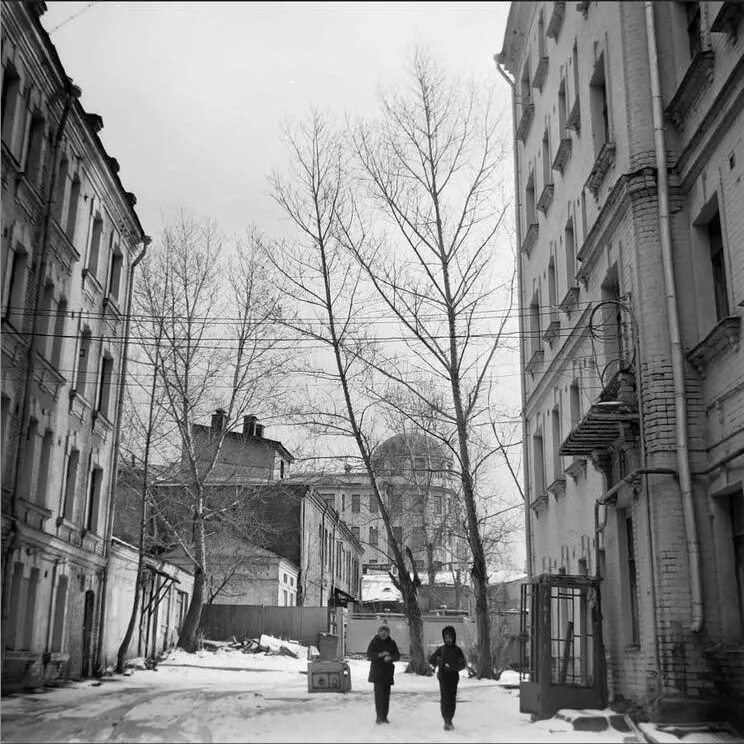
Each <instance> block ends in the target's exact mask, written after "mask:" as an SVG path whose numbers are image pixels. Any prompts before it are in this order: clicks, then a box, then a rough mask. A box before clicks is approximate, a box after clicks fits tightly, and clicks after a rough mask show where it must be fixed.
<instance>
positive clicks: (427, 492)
mask: <svg viewBox="0 0 744 744" xmlns="http://www.w3.org/2000/svg"><path fill="white" fill-rule="evenodd" d="M373 466H374V468H375V473H376V475H377V480H378V483H379V485H380V488H381V492H382V494H383V498H384V500H385V506H386V508H387V510H388V513H389V515H390V519H391V524H392V527H393V532H394V534H395V535H396V537H397V539H398V541H399V542H400V544H401V546H407V547H410V548H411V552H412V553H413V556H414V560H415V561H416V567H417V569H418V570H419V571H422V572H425V571H428V569H429V567H430V562H431V567H432V568H433V571H434V574H437V573H441V572H449V573H450V581H451V583H453V584H454V583H455V582H456V581H459V582H460V583H462V584H465V585H467V584H468V582H469V575H470V574H469V563H468V557H467V556H468V546H467V542H466V540H465V537H464V535H463V534H462V529H461V525H462V518H461V517H460V516H458V515H459V508H460V506H459V501H458V499H457V490H456V485H455V475H454V473H453V472H452V459H451V457H448V456H447V454H446V452H445V451H444V449H443V448H442V447H441V446H440V445H438V444H437V443H436V442H435V441H434V440H432V439H431V438H429V437H424V436H422V435H420V434H414V433H411V434H407V435H401V434H398V435H395V436H392V437H390V438H389V439H386V440H385V441H383V442H382V443H381V444H380V446H379V447H377V448H376V450H375V452H374V454H373ZM294 480H296V481H301V482H304V483H309V484H312V485H313V486H314V487H315V489H316V490H317V491H318V493H319V494H320V496H321V498H323V499H324V501H325V502H326V503H327V504H328V505H329V506H331V507H332V508H333V509H335V510H336V511H337V512H338V513H339V514H340V516H341V518H342V519H343V520H344V521H345V522H346V523H347V524H348V525H349V527H351V530H352V532H353V533H354V535H355V536H356V537H357V539H358V540H359V541H360V542H361V544H362V546H363V547H364V556H363V568H364V571H365V573H366V572H367V571H376V570H378V571H379V570H387V569H389V568H392V567H393V566H394V558H393V553H392V550H390V547H389V545H388V536H387V533H386V530H385V524H384V522H383V520H382V517H381V515H380V511H379V508H378V504H377V499H376V497H375V495H374V491H373V490H372V487H371V484H370V481H369V476H368V475H367V472H366V470H365V471H361V470H352V469H350V468H349V469H347V470H345V471H344V472H335V473H323V474H309V473H306V474H298V475H297V476H296V477H295V478H294ZM423 580H424V581H426V578H424V579H423Z"/></svg>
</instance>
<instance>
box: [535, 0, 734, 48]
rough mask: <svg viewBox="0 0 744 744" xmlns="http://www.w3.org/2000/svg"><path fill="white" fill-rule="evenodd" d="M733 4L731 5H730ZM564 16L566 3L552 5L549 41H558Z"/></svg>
mask: <svg viewBox="0 0 744 744" xmlns="http://www.w3.org/2000/svg"><path fill="white" fill-rule="evenodd" d="M732 4H733V3H732ZM565 15H566V3H565V2H555V3H553V12H552V13H551V14H550V20H549V21H548V28H547V29H546V31H545V35H546V36H547V37H548V38H549V39H555V40H556V41H557V40H558V35H559V34H560V32H561V27H562V26H563V18H564V17H565Z"/></svg>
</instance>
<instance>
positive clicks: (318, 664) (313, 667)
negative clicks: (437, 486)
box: [307, 661, 351, 692]
mask: <svg viewBox="0 0 744 744" xmlns="http://www.w3.org/2000/svg"><path fill="white" fill-rule="evenodd" d="M349 690H351V670H350V669H349V665H348V664H347V663H346V662H345V661H311V662H309V663H308V665H307V691H308V692H349Z"/></svg>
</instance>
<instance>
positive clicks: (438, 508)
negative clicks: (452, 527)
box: [433, 495, 442, 514]
mask: <svg viewBox="0 0 744 744" xmlns="http://www.w3.org/2000/svg"><path fill="white" fill-rule="evenodd" d="M433 500H434V513H435V514H441V513H442V497H441V496H440V495H436V496H434V497H433Z"/></svg>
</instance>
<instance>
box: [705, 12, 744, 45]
mask: <svg viewBox="0 0 744 744" xmlns="http://www.w3.org/2000/svg"><path fill="white" fill-rule="evenodd" d="M742 18H744V3H741V2H725V3H722V4H721V8H720V10H719V11H718V13H716V17H715V18H714V19H713V23H712V24H711V27H710V30H711V31H712V32H713V33H714V34H720V33H726V34H729V36H731V40H732V42H733V43H734V44H736V36H737V34H736V31H737V28H738V27H739V24H740V23H741V19H742Z"/></svg>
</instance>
